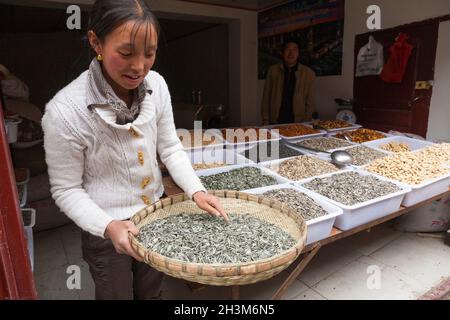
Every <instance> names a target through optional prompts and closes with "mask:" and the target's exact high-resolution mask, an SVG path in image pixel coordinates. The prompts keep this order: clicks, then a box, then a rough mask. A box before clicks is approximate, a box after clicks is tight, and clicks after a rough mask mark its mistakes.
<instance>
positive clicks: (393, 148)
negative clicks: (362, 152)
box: [379, 141, 411, 153]
mask: <svg viewBox="0 0 450 320" xmlns="http://www.w3.org/2000/svg"><path fill="white" fill-rule="evenodd" d="M379 148H380V149H383V150H386V151H389V152H395V153H399V152H409V151H411V147H410V146H409V145H408V144H406V143H403V142H395V141H394V142H390V143H387V144H383V145H381V146H379Z"/></svg>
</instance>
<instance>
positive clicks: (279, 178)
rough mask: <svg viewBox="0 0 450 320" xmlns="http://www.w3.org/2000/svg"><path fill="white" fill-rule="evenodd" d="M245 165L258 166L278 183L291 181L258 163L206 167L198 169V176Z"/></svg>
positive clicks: (264, 173)
mask: <svg viewBox="0 0 450 320" xmlns="http://www.w3.org/2000/svg"><path fill="white" fill-rule="evenodd" d="M244 167H253V168H258V169H260V170H261V173H262V174H263V175H268V176H271V177H273V178H274V179H275V180H276V181H277V183H276V184H284V183H289V180H287V179H284V178H283V177H280V176H278V175H275V174H273V172H272V171H270V170H268V169H266V168H263V167H260V166H258V165H257V164H240V165H234V166H226V167H219V168H212V169H205V170H198V171H196V174H197V176H199V177H203V176H211V175H213V174H217V173H222V172H228V171H231V170H234V169H239V168H244ZM239 191H246V190H239Z"/></svg>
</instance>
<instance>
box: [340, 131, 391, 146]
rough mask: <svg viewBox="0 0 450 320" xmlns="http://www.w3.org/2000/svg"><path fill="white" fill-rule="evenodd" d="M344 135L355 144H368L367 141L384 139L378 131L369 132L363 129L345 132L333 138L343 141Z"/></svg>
mask: <svg viewBox="0 0 450 320" xmlns="http://www.w3.org/2000/svg"><path fill="white" fill-rule="evenodd" d="M344 134H345V135H346V136H348V137H349V138H350V140H352V141H353V142H356V143H364V142H369V141H373V140H378V139H383V138H386V135H384V134H382V133H380V132H378V131H375V130H371V129H365V128H361V129H357V130H354V131H349V132H345V133H337V134H336V135H335V137H336V138H339V139H345V137H344Z"/></svg>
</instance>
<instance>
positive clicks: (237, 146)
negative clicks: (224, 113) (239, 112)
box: [223, 128, 281, 153]
mask: <svg viewBox="0 0 450 320" xmlns="http://www.w3.org/2000/svg"><path fill="white" fill-rule="evenodd" d="M229 129H237V128H229ZM243 129H244V128H243ZM262 130H263V131H266V132H267V133H270V135H271V139H261V140H253V141H248V142H237V143H234V142H231V141H228V140H227V139H226V137H224V136H223V140H224V141H225V148H226V149H231V150H233V149H234V150H235V151H236V152H237V153H240V152H243V151H245V150H248V149H250V148H253V147H254V146H256V145H257V144H258V143H264V142H269V141H270V142H273V141H278V140H280V139H281V138H280V136H279V135H277V134H276V133H272V132H271V131H270V130H267V129H262Z"/></svg>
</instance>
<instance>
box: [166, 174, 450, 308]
mask: <svg viewBox="0 0 450 320" xmlns="http://www.w3.org/2000/svg"><path fill="white" fill-rule="evenodd" d="M163 183H164V188H165V192H166V195H167V196H171V195H175V194H178V193H182V192H183V191H182V190H181V189H180V188H179V187H178V186H177V185H176V184H175V182H174V181H173V180H172V178H171V177H170V176H168V175H166V176H164V177H163ZM449 194H450V188H449V190H448V191H447V192H444V193H442V194H440V195H437V196H435V197H432V198H429V199H427V200H425V201H422V202H420V203H417V204H415V205H414V206H411V207H400V208H399V210H398V211H396V212H394V213H391V214H390V215H388V216H385V217H383V218H380V219H376V220H373V221H371V222H369V223H366V224H364V225H361V226H359V227H356V228H353V229H350V230H347V231H342V230H339V229H337V228H333V229H332V230H331V233H330V235H329V237H327V238H325V239H323V240H320V241H317V242H314V243H311V244H309V245H307V246H305V248H304V249H303V250H302V253H301V255H300V257H299V258H298V259H297V261H296V262H294V264H296V266H295V267H294V269H293V270H292V272H290V274H289V276H288V277H287V278H286V280H285V281H284V282H283V284H282V285H281V286H280V287H279V288H278V289H277V291H276V292H275V294H274V295H273V297H272V299H274V300H278V299H281V297H282V296H283V294H284V293H285V292H286V290H287V289H288V288H289V286H290V285H291V284H292V283H293V282H294V281H295V279H296V278H297V277H298V276H299V275H300V274H301V273H302V271H303V270H304V269H305V268H306V266H307V265H308V263H309V262H310V261H311V260H312V259H313V258H314V256H315V255H316V254H317V252H318V251H319V250H320V248H322V247H323V246H325V245H327V244H330V243H333V242H335V241H338V240H340V239H344V238H347V237H349V236H352V235H354V234H356V233H359V232H362V231H367V230H370V229H371V228H373V227H375V226H377V225H380V224H382V223H385V222H387V221H390V220H392V219H395V218H397V217H399V216H401V215H404V214H407V213H408V212H411V211H413V210H415V209H417V208H420V207H422V206H424V205H427V204H429V203H431V202H433V201H436V200H439V199H441V198H444V197H446V196H447V195H449ZM202 287H204V286H203V285H201V284H191V285H190V288H191V289H192V290H198V289H199V288H202ZM231 296H232V299H234V300H237V299H239V286H233V287H231Z"/></svg>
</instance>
